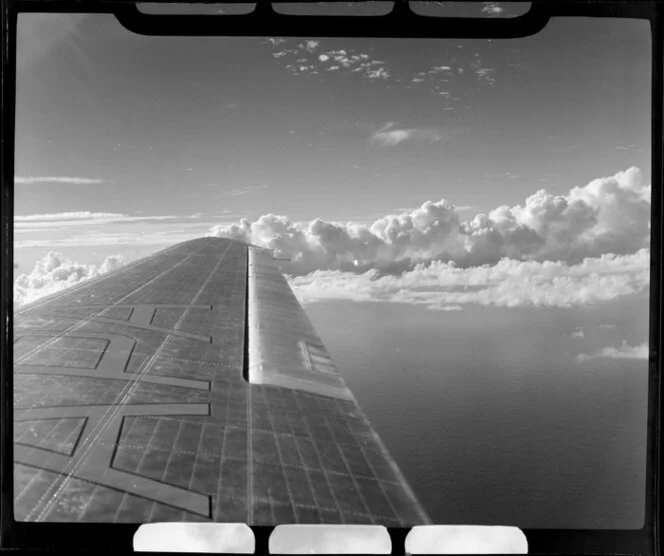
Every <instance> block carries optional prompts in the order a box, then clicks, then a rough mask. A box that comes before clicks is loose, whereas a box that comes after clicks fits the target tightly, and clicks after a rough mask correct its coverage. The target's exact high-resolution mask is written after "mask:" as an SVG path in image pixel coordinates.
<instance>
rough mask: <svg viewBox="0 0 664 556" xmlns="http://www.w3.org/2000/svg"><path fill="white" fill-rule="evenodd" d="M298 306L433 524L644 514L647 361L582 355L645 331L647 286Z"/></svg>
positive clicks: (552, 523)
mask: <svg viewBox="0 0 664 556" xmlns="http://www.w3.org/2000/svg"><path fill="white" fill-rule="evenodd" d="M306 311H307V314H308V315H309V317H310V319H311V321H312V323H313V324H314V326H315V328H316V329H317V331H318V332H319V334H320V335H321V338H322V339H323V342H324V343H325V345H326V346H327V348H328V350H329V351H330V353H331V355H332V357H333V359H334V360H335V362H336V364H337V366H338V367H339V369H340V371H341V372H342V375H343V376H344V379H345V380H346V383H347V384H348V386H349V388H350V389H351V390H352V392H353V394H354V395H355V397H356V398H357V400H358V402H359V404H360V407H361V408H362V410H363V411H364V412H365V414H366V415H367V417H368V418H369V420H370V421H371V423H372V424H373V426H374V428H375V429H376V431H377V432H378V434H379V435H380V437H381V438H382V440H383V442H384V443H385V445H386V446H387V448H388V450H389V451H390V453H391V454H392V456H393V457H394V459H395V460H396V462H397V463H398V465H399V467H400V468H401V470H402V472H403V473H404V475H405V476H406V478H407V479H408V481H409V482H410V484H411V486H412V487H413V490H414V491H415V493H416V495H417V496H418V498H419V500H420V501H421V502H422V504H423V505H424V507H425V509H426V510H427V511H428V513H429V515H430V517H431V519H432V520H433V522H434V523H436V524H478V525H515V526H519V527H522V528H599V529H601V528H610V529H623V528H624V529H637V528H640V527H641V526H642V523H643V519H644V515H645V462H646V431H647V421H646V419H647V407H646V406H647V380H648V363H647V360H646V359H618V358H609V357H601V358H595V359H589V360H586V361H578V360H577V358H576V356H577V355H578V354H580V353H595V352H597V351H598V350H600V349H601V348H603V347H607V346H614V347H619V346H620V345H621V344H622V342H623V341H626V342H627V344H628V345H632V346H633V345H639V344H641V343H643V342H645V341H647V339H648V299H647V296H644V295H640V296H631V297H624V298H622V299H618V300H614V301H611V302H605V303H602V304H601V305H599V306H596V307H585V308H564V309H560V308H515V309H512V308H491V307H479V306H473V307H467V308H465V309H464V310H463V311H449V312H444V311H431V310H427V309H426V308H425V307H423V306H415V305H407V304H391V303H369V302H361V303H355V302H348V301H343V302H342V301H326V302H320V303H312V304H308V305H306ZM575 331H576V332H577V334H576V335H573V333H574V332H575ZM579 331H580V332H579ZM581 333H582V334H583V337H580V335H581Z"/></svg>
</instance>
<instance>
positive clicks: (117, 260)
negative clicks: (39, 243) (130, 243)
mask: <svg viewBox="0 0 664 556" xmlns="http://www.w3.org/2000/svg"><path fill="white" fill-rule="evenodd" d="M124 263H125V259H124V257H122V256H121V255H113V256H110V257H106V258H105V259H104V262H103V263H102V264H101V265H100V266H96V265H89V264H81V263H76V262H73V261H71V260H69V259H66V258H65V257H63V256H62V254H60V253H56V252H54V251H49V252H48V253H47V254H46V255H44V257H42V258H41V259H40V260H38V261H37V263H36V264H35V266H34V268H33V269H32V272H30V274H21V275H20V276H19V277H18V278H16V280H15V282H14V306H15V307H20V306H21V305H24V304H26V303H31V302H33V301H35V300H36V299H39V298H40V297H44V296H45V295H50V294H52V293H55V292H58V291H60V290H64V289H66V288H70V287H71V286H74V285H76V284H78V283H80V282H82V281H84V280H89V279H90V278H95V277H97V276H100V275H102V274H106V273H107V272H111V271H112V270H116V269H118V268H120V267H121V266H123V265H124Z"/></svg>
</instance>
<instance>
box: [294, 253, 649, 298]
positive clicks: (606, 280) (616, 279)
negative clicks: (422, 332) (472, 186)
mask: <svg viewBox="0 0 664 556" xmlns="http://www.w3.org/2000/svg"><path fill="white" fill-rule="evenodd" d="M649 276H650V254H649V252H648V250H647V249H642V250H641V251H639V252H638V253H635V254H633V255H624V256H616V255H602V256H601V257H598V258H589V259H585V260H584V261H583V262H581V263H580V264H576V265H568V264H567V263H564V262H561V261H557V262H552V261H544V262H538V261H516V260H513V259H502V260H501V261H500V262H498V263H497V264H494V265H482V266H473V267H468V268H461V267H458V266H456V265H455V264H454V263H446V262H440V261H436V262H434V263H431V264H429V265H428V266H427V265H424V264H419V265H417V266H415V268H414V269H413V270H410V271H407V272H404V273H402V274H400V275H390V274H381V273H379V272H378V271H377V270H370V271H368V272H365V273H363V274H354V273H352V272H343V271H340V270H318V271H315V272H312V273H310V274H308V275H305V276H291V277H290V278H289V281H290V284H291V287H292V288H293V291H294V293H295V295H296V296H297V298H298V299H299V300H300V302H302V303H312V302H317V301H325V300H332V299H345V300H349V301H374V302H391V303H409V304H416V305H423V306H426V307H427V308H429V309H435V310H443V311H450V310H459V308H462V307H463V306H466V305H469V304H473V305H482V306H489V307H512V308H514V307H581V306H588V305H595V304H598V303H601V302H604V301H608V300H611V299H615V298H617V297H621V296H626V295H633V294H639V293H643V292H647V290H648V284H649Z"/></svg>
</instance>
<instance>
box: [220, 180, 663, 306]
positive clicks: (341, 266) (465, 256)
mask: <svg viewBox="0 0 664 556" xmlns="http://www.w3.org/2000/svg"><path fill="white" fill-rule="evenodd" d="M459 212H460V211H459V210H458V209H457V208H456V207H455V206H454V205H453V204H451V203H450V202H449V201H447V200H445V199H441V200H440V201H426V202H425V203H423V204H422V206H421V207H419V208H417V209H414V210H410V211H405V212H402V213H401V214H398V215H387V216H384V217H382V218H379V219H377V220H375V221H374V222H373V223H371V224H360V223H353V222H346V223H339V222H327V221H325V220H322V219H320V218H317V219H315V220H313V221H311V222H293V221H291V220H290V219H288V218H287V217H285V216H280V215H274V214H265V215H263V216H261V217H260V218H258V219H257V220H255V221H249V220H247V219H243V220H241V221H240V222H238V223H233V224H220V225H217V226H214V227H212V228H211V229H210V231H209V232H208V235H210V236H216V237H230V238H233V239H238V240H241V241H245V242H249V243H252V244H254V245H258V246H261V247H265V248H267V249H272V250H273V251H274V255H275V257H278V258H282V259H283V258H285V259H289V260H291V264H290V265H288V267H286V268H284V270H285V271H286V272H287V273H289V274H291V275H292V277H291V278H290V281H291V285H292V287H293V288H294V290H295V292H296V295H298V297H299V299H300V300H301V301H302V302H313V301H320V300H325V299H349V300H356V301H392V302H403V303H415V304H424V305H426V306H427V307H429V308H431V309H440V310H448V311H449V310H458V309H459V308H462V307H463V306H464V305H467V304H469V303H473V304H479V305H484V306H500V307H523V306H534V307H570V306H585V305H592V304H596V303H600V302H602V301H607V300H610V299H614V298H616V297H619V296H624V295H632V294H639V293H644V292H647V288H648V284H649V272H650V270H649V269H650V253H649V237H650V224H649V222H650V185H647V184H645V183H644V180H643V176H642V174H641V172H640V171H639V170H638V169H637V168H629V169H628V170H626V171H623V172H618V173H616V174H615V175H613V176H609V177H603V178H598V179H595V180H592V181H591V182H590V183H588V184H586V185H584V186H579V187H574V188H572V189H571V190H570V191H569V192H568V193H567V194H566V195H553V194H551V193H548V192H546V191H545V190H539V191H537V192H536V193H535V194H533V195H531V196H530V197H528V198H527V199H526V200H525V202H524V203H523V204H521V205H516V206H512V207H509V206H507V205H504V206H500V207H497V208H496V209H494V210H492V211H490V212H488V213H480V214H477V215H476V216H475V217H474V218H472V219H470V220H466V221H462V220H461V218H460V216H459Z"/></svg>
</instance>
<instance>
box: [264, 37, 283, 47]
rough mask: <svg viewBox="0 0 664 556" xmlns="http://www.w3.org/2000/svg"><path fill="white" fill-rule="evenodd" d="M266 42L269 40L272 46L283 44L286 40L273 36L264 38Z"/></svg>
mask: <svg viewBox="0 0 664 556" xmlns="http://www.w3.org/2000/svg"><path fill="white" fill-rule="evenodd" d="M265 41H266V42H269V43H270V44H271V45H272V46H279V45H280V44H284V43H285V42H286V39H278V38H275V37H268V38H266V39H265Z"/></svg>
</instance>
